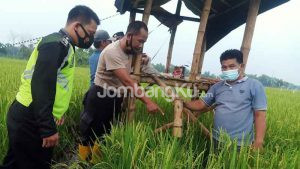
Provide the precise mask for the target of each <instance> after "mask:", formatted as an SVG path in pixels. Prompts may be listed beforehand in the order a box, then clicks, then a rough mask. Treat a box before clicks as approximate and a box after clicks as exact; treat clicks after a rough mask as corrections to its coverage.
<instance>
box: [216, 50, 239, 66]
mask: <svg viewBox="0 0 300 169" xmlns="http://www.w3.org/2000/svg"><path fill="white" fill-rule="evenodd" d="M228 59H236V61H237V62H238V63H239V64H242V63H243V53H242V52H241V51H240V50H237V49H229V50H226V51H225V52H223V53H222V54H221V57H220V62H221V63H222V61H224V60H228Z"/></svg>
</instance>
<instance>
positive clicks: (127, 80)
mask: <svg viewBox="0 0 300 169" xmlns="http://www.w3.org/2000/svg"><path fill="white" fill-rule="evenodd" d="M113 72H114V74H115V75H116V76H117V77H118V78H119V79H120V81H121V82H122V83H123V85H125V86H129V87H131V88H132V89H133V91H132V92H134V94H137V95H136V97H137V98H139V99H140V100H141V101H142V102H144V103H145V104H146V105H147V110H148V111H149V112H156V111H157V110H158V109H159V107H158V106H157V105H156V104H155V103H154V102H152V101H151V100H150V99H149V98H148V97H146V96H145V92H144V91H143V90H142V89H141V88H138V85H137V83H136V82H135V81H134V80H133V79H131V77H130V75H129V73H128V71H127V69H126V68H120V69H115V70H113Z"/></svg>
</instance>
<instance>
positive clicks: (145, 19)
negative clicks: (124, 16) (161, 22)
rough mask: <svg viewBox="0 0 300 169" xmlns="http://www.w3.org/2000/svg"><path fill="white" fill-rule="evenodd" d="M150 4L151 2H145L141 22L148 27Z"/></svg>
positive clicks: (150, 0)
mask: <svg viewBox="0 0 300 169" xmlns="http://www.w3.org/2000/svg"><path fill="white" fill-rule="evenodd" d="M152 3H153V0H147V2H146V5H145V9H144V13H143V19H142V21H143V22H145V24H146V25H148V21H149V17H150V12H151V8H152Z"/></svg>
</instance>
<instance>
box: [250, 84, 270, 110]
mask: <svg viewBox="0 0 300 169" xmlns="http://www.w3.org/2000/svg"><path fill="white" fill-rule="evenodd" d="M251 92H252V108H253V109H254V110H255V111H257V110H267V97H266V93H265V90H264V86H263V85H262V84H261V83H260V82H258V81H255V83H254V84H253V86H252V90H251Z"/></svg>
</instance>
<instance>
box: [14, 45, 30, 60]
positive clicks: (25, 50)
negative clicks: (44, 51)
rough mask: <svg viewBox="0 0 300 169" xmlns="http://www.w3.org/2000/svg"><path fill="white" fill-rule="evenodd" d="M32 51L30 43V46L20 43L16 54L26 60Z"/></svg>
mask: <svg viewBox="0 0 300 169" xmlns="http://www.w3.org/2000/svg"><path fill="white" fill-rule="evenodd" d="M32 51H33V46H32V45H30V46H25V45H21V46H20V49H19V51H18V54H17V55H18V56H19V58H21V59H26V60H27V59H29V57H30V55H31V53H32Z"/></svg>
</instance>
